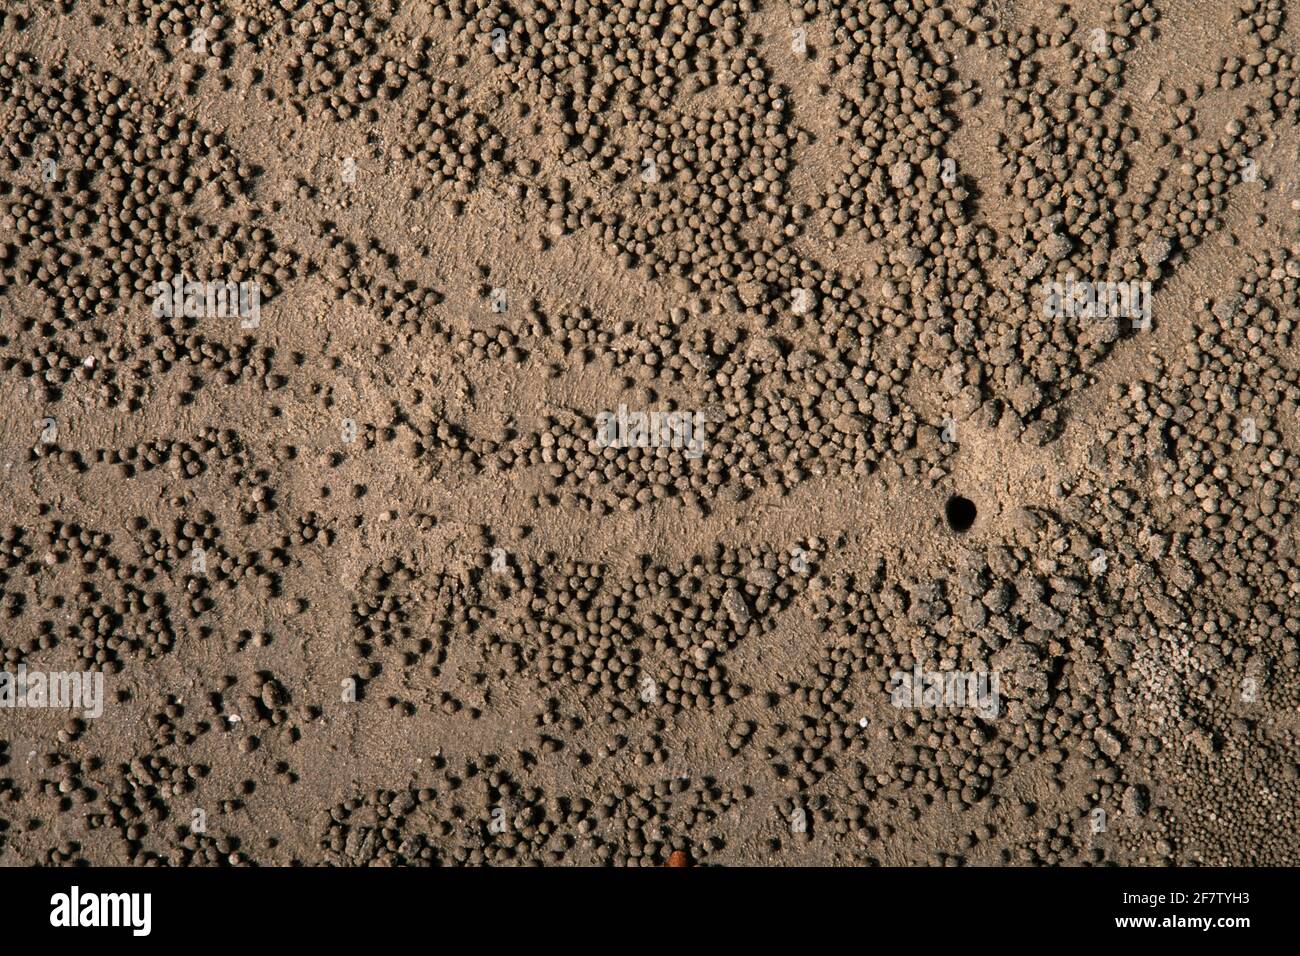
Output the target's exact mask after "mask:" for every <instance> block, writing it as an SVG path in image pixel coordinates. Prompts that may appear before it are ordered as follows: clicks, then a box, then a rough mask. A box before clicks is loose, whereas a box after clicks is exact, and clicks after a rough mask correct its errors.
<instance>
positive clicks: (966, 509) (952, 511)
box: [943, 495, 975, 531]
mask: <svg viewBox="0 0 1300 956" xmlns="http://www.w3.org/2000/svg"><path fill="white" fill-rule="evenodd" d="M943 512H944V515H945V516H946V517H947V518H948V527H949V528H952V530H953V531H965V530H966V529H967V528H969V527H970V526H971V525H973V524H974V523H975V502H973V501H971V500H970V499H969V498H963V497H962V496H961V495H953V496H952V497H951V498H949V499H948V503H947V504H946V505H944V507H943Z"/></svg>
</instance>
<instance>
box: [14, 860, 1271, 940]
mask: <svg viewBox="0 0 1300 956" xmlns="http://www.w3.org/2000/svg"><path fill="white" fill-rule="evenodd" d="M1295 873H1296V871H1295V870H1282V869H1277V870H1269V869H1185V870H1172V869H1120V868H1098V869H1069V870H1067V869H1057V870H1031V869H856V870H850V869H712V868H700V869H693V870H692V869H689V868H687V869H684V870H682V871H681V872H678V871H675V870H673V869H671V868H665V869H662V870H657V871H648V870H644V869H640V870H585V869H547V870H542V869H519V870H487V869H478V870H413V869H404V870H391V869H356V870H337V869H333V870H332V869H238V870H232V869H222V870H217V869H187V870H168V869H86V868H68V869H6V870H0V893H2V894H3V897H2V898H3V900H4V910H5V912H6V913H7V915H8V916H9V920H8V923H9V937H8V938H9V941H10V942H11V943H18V942H20V941H22V940H24V939H26V938H28V937H38V936H39V937H48V938H50V939H51V940H57V938H58V937H61V936H62V937H66V938H67V939H68V940H69V941H73V940H74V936H75V941H76V942H78V943H86V942H91V941H92V940H103V941H104V942H108V941H110V940H111V941H114V942H117V943H122V944H125V945H126V946H128V947H131V946H135V945H138V944H141V943H154V942H165V943H168V944H170V943H173V942H193V941H195V940H197V939H202V938H204V936H205V935H207V934H214V935H216V936H218V937H225V936H227V935H233V936H235V937H239V936H247V940H248V942H250V943H251V942H254V941H255V942H256V943H257V944H258V945H265V944H267V943H281V942H283V943H294V944H297V945H302V944H303V943H312V942H317V941H319V942H320V943H322V944H327V945H330V946H332V947H336V946H346V945H349V944H356V945H361V944H369V945H373V944H374V943H375V942H376V941H378V940H382V939H384V938H386V937H388V936H390V935H396V934H402V935H406V934H409V933H410V932H411V930H412V928H413V927H419V926H425V927H427V928H440V931H442V932H446V931H453V932H457V933H460V932H464V931H470V929H471V928H472V927H479V929H478V930H477V931H475V932H477V933H480V934H484V935H483V938H482V940H481V942H482V943H484V944H487V945H492V946H496V945H500V944H501V943H502V942H506V941H510V940H511V939H512V938H513V937H517V938H520V939H521V941H526V942H530V943H538V942H542V941H543V940H544V939H545V938H546V937H548V936H550V935H551V934H563V935H564V936H565V937H568V938H576V939H580V940H583V941H584V945H590V944H592V943H593V942H596V941H597V940H599V939H605V940H606V941H614V940H617V939H645V940H647V941H648V942H650V943H651V944H652V945H654V944H655V941H656V940H657V941H658V942H660V943H663V944H665V945H673V944H674V940H675V941H676V942H677V943H678V944H684V943H688V942H689V941H690V940H691V939H696V940H698V939H699V936H700V933H701V932H704V931H708V927H709V926H710V925H712V926H713V930H712V932H713V933H717V934H725V935H726V936H727V937H728V938H729V941H730V942H741V941H742V940H745V939H747V938H751V937H752V938H754V939H755V940H756V941H760V942H762V943H764V944H766V945H767V946H771V945H772V944H773V943H778V942H779V941H781V940H784V939H787V938H788V939H791V940H792V941H799V942H801V943H804V944H805V945H806V943H807V941H808V939H809V937H810V935H817V936H819V935H821V934H823V933H826V932H832V931H833V932H836V933H838V932H840V930H832V928H831V927H832V926H834V925H835V924H836V923H841V921H842V920H843V919H844V918H845V917H851V918H852V919H853V920H854V921H856V922H864V921H865V923H867V924H868V926H864V927H863V929H867V928H868V927H869V928H870V929H873V930H879V931H881V932H884V933H887V934H888V933H891V929H892V930H898V931H906V932H907V933H909V934H911V933H915V932H916V931H917V930H918V928H921V929H922V932H923V935H927V936H928V935H929V934H931V933H935V934H940V935H941V937H942V938H943V939H944V940H945V941H946V942H952V941H955V940H956V939H958V938H963V939H962V941H963V942H965V943H979V942H980V937H981V936H982V935H984V934H994V935H993V936H990V937H988V941H991V940H992V939H994V938H1006V935H1007V934H1011V935H1012V936H1014V935H1017V934H1018V933H1020V932H1025V933H1029V932H1038V931H1049V932H1052V933H1053V934H1057V935H1058V936H1060V935H1062V934H1063V935H1064V937H1065V938H1071V939H1080V940H1087V939H1095V938H1102V937H1104V938H1108V939H1117V940H1120V939H1124V938H1125V937H1129V938H1137V939H1142V940H1145V941H1155V940H1161V939H1167V940H1171V941H1172V940H1178V941H1179V942H1180V943H1181V942H1186V940H1187V938H1188V937H1189V936H1191V935H1199V936H1200V937H1201V938H1203V939H1205V940H1206V941H1207V942H1208V941H1211V940H1212V941H1213V942H1215V943H1223V944H1228V945H1232V944H1235V943H1237V942H1239V941H1244V940H1245V939H1246V938H1247V936H1248V935H1249V934H1252V933H1255V932H1258V931H1260V930H1264V931H1265V932H1267V933H1269V934H1270V936H1271V937H1273V938H1276V935H1277V934H1279V933H1284V932H1286V931H1287V930H1288V929H1293V928H1294V926H1295V916H1294V911H1295V906H1294V899H1295V887H1296V881H1295ZM823 921H824V922H825V924H826V925H824V926H819V923H821V922H823ZM439 924H441V926H440V927H439ZM457 927H460V929H457ZM570 934H573V935H570ZM593 934H602V935H593ZM604 934H614V935H613V936H610V935H604ZM870 935H871V937H872V938H876V939H880V938H882V937H879V936H876V935H875V933H871V934H870ZM884 938H888V937H884ZM553 941H554V940H553ZM466 942H468V941H466Z"/></svg>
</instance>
